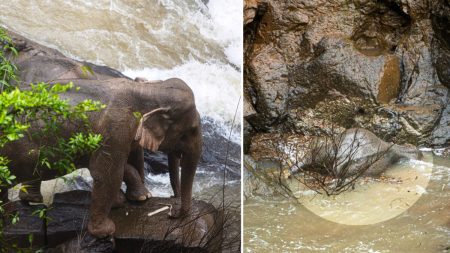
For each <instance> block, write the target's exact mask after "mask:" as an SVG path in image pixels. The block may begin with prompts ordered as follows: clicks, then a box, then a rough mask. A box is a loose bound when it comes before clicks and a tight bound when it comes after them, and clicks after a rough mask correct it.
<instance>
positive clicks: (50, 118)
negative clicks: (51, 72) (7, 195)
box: [0, 28, 105, 252]
mask: <svg viewBox="0 0 450 253" xmlns="http://www.w3.org/2000/svg"><path fill="white" fill-rule="evenodd" d="M0 47H1V49H0V92H1V93H0V149H2V148H4V147H5V145H8V144H9V143H11V144H10V145H14V143H13V142H15V141H18V140H19V139H21V138H23V137H24V136H28V137H29V138H32V139H34V140H39V142H38V143H41V147H40V148H39V149H38V150H29V151H28V152H29V153H32V152H37V153H38V155H39V159H38V164H36V165H37V167H38V166H41V167H46V168H48V169H54V170H57V171H58V172H59V173H60V175H63V174H66V173H68V172H71V171H72V170H73V169H75V164H74V161H75V160H76V159H78V158H79V157H82V156H85V155H88V154H90V153H91V152H93V151H95V150H96V149H97V148H98V147H99V146H100V143H101V141H102V136H101V135H100V134H95V133H93V132H92V131H91V130H90V127H89V121H88V113H89V112H93V111H98V110H101V109H103V108H104V107H105V106H104V105H102V104H101V103H100V102H98V101H92V100H90V99H86V100H84V101H82V102H80V103H78V104H76V105H71V104H70V103H69V101H67V100H65V99H62V98H61V96H60V95H61V94H63V93H65V92H68V91H69V90H72V89H74V91H75V92H76V91H78V90H79V88H76V87H75V88H74V85H73V84H72V83H69V84H53V85H49V84H47V83H37V84H30V85H29V86H27V87H21V88H19V87H15V86H14V85H13V84H14V83H18V77H17V75H16V71H17V68H16V66H14V64H12V62H11V61H10V59H11V57H14V56H16V55H17V50H16V49H15V48H14V47H13V44H12V40H11V39H10V38H9V37H8V35H7V34H6V32H5V31H4V30H3V29H1V28H0ZM82 71H83V73H85V74H86V75H87V74H88V73H91V74H93V71H92V69H91V68H90V67H84V68H82ZM37 125H39V127H36V126H37ZM62 126H64V127H69V128H71V129H75V130H76V131H78V132H75V133H73V134H72V135H71V136H69V137H67V136H65V135H64V134H65V133H62V132H61V129H62ZM8 164H9V160H8V158H7V157H2V156H0V186H1V187H11V186H12V185H14V183H15V182H14V180H15V179H16V177H15V176H14V175H13V174H12V173H11V171H10V170H9V168H8ZM26 187H27V186H26V184H24V185H23V186H22V187H20V190H21V191H25V192H26ZM4 204H5V203H2V202H1V201H0V245H1V246H2V247H0V252H11V250H13V251H14V252H26V251H31V248H30V249H29V250H28V249H19V248H17V246H14V245H10V246H8V247H6V244H5V242H4V240H3V234H2V233H1V231H2V230H3V223H2V219H1V218H2V217H3V218H6V217H8V218H9V220H10V222H11V224H15V223H17V222H18V221H19V216H18V214H9V215H7V216H6V215H5V214H4V208H3V205H4ZM46 212H47V209H39V210H37V211H35V212H34V213H33V215H36V216H38V217H40V218H41V219H42V220H44V221H45V222H48V219H47V216H46ZM28 240H29V243H30V245H32V241H33V236H32V235H30V236H29V238H28Z"/></svg>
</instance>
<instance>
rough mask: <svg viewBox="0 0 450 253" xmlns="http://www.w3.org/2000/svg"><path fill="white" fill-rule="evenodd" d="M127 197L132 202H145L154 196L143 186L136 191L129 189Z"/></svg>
mask: <svg viewBox="0 0 450 253" xmlns="http://www.w3.org/2000/svg"><path fill="white" fill-rule="evenodd" d="M126 197H127V199H128V200H130V201H144V200H147V199H149V198H151V197H152V194H151V193H150V192H149V191H148V190H147V188H145V186H143V185H142V187H137V188H135V189H129V188H127V193H126Z"/></svg>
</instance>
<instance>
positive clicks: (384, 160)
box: [302, 128, 422, 176]
mask: <svg viewBox="0 0 450 253" xmlns="http://www.w3.org/2000/svg"><path fill="white" fill-rule="evenodd" d="M312 145H313V150H314V153H310V154H309V155H307V156H306V157H305V159H304V161H303V165H302V167H303V168H306V167H311V168H313V169H314V167H315V166H316V165H318V164H322V163H324V162H326V160H328V159H334V160H333V161H332V162H333V164H337V165H336V168H335V169H336V171H337V172H339V171H340V170H341V169H342V168H348V172H347V174H346V175H354V174H357V173H359V171H360V170H361V168H364V169H365V168H367V167H366V166H367V165H370V167H368V169H367V170H366V171H364V173H363V175H366V176H379V175H380V174H381V173H383V172H384V171H386V169H388V168H389V167H390V166H392V165H393V164H395V163H397V162H399V161H400V160H402V159H406V160H410V159H414V160H418V159H421V158H422V153H421V152H420V151H419V150H418V149H417V148H416V147H415V146H412V145H403V146H401V145H396V144H393V143H387V142H385V141H383V140H381V139H380V138H378V137H377V136H376V135H375V134H373V133H372V132H370V131H368V130H365V129H358V128H353V129H348V130H346V131H345V132H344V133H342V134H338V135H335V136H334V137H319V138H316V139H315V140H313V143H312ZM311 163H313V164H311Z"/></svg>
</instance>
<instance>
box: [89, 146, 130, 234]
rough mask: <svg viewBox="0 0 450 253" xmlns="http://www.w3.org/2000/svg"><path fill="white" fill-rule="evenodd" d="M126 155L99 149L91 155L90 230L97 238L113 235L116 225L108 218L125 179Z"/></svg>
mask: <svg viewBox="0 0 450 253" xmlns="http://www.w3.org/2000/svg"><path fill="white" fill-rule="evenodd" d="M126 160H127V159H126V156H125V154H122V153H121V152H110V153H108V152H104V151H103V150H97V151H96V153H95V154H94V155H93V156H92V157H91V160H90V163H89V169H90V172H91V176H92V178H93V180H94V184H93V188H92V194H91V208H90V216H89V223H88V231H89V232H90V233H91V234H92V235H93V236H95V237H97V238H103V237H106V236H109V235H112V234H113V233H114V232H115V230H116V227H115V225H114V222H113V221H112V220H111V219H110V218H108V215H109V212H110V211H111V207H112V205H113V202H114V201H111V198H112V197H116V195H117V193H118V192H119V190H120V185H121V183H122V180H123V174H124V167H125V164H126Z"/></svg>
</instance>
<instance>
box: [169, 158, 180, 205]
mask: <svg viewBox="0 0 450 253" xmlns="http://www.w3.org/2000/svg"><path fill="white" fill-rule="evenodd" d="M167 158H168V163H169V177H170V185H171V186H172V190H173V197H174V198H178V197H179V196H180V172H179V171H180V158H179V154H176V153H174V152H170V153H169V154H168V155H167Z"/></svg>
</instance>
